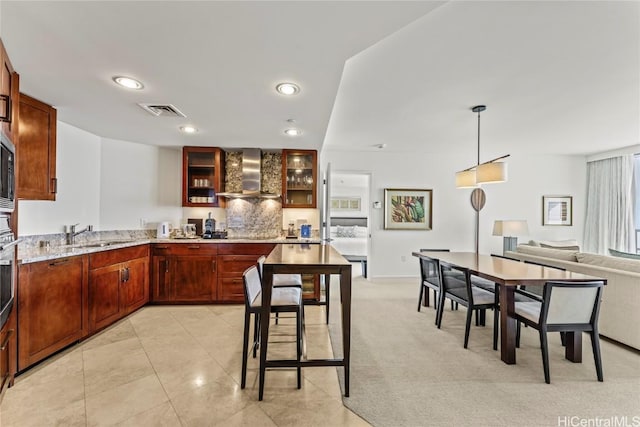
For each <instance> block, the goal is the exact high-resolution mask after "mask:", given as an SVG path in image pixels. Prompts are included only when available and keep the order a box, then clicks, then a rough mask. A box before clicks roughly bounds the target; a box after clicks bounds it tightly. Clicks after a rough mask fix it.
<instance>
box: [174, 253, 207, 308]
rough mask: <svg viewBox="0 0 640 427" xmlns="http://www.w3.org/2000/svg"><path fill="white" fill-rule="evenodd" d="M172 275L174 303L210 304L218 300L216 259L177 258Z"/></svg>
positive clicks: (200, 257)
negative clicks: (194, 302) (193, 302)
mask: <svg viewBox="0 0 640 427" xmlns="http://www.w3.org/2000/svg"><path fill="white" fill-rule="evenodd" d="M172 273H173V277H172V284H173V300H174V301H197V302H210V301H213V300H214V299H215V298H216V282H217V277H218V276H217V266H216V257H211V256H197V255H193V256H175V257H174V259H173V263H172Z"/></svg>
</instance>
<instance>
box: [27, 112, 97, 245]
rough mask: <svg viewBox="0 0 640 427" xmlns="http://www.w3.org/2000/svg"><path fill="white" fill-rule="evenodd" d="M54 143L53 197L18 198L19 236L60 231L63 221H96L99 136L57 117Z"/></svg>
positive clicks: (95, 222)
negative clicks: (51, 198)
mask: <svg viewBox="0 0 640 427" xmlns="http://www.w3.org/2000/svg"><path fill="white" fill-rule="evenodd" d="M57 145H58V148H57V156H56V174H57V177H58V194H57V195H56V201H55V202H52V201H27V200H21V201H19V202H18V235H19V236H25V235H32V234H49V233H61V232H62V231H63V225H65V224H76V223H80V227H79V228H84V227H85V226H86V225H87V224H92V225H93V226H95V227H96V229H97V227H98V226H99V224H100V193H99V189H100V138H99V137H97V136H96V135H93V134H91V133H89V132H85V131H83V130H81V129H78V128H76V127H73V126H70V125H68V124H66V123H63V122H60V121H59V122H58V134H57Z"/></svg>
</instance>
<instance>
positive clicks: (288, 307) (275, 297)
mask: <svg viewBox="0 0 640 427" xmlns="http://www.w3.org/2000/svg"><path fill="white" fill-rule="evenodd" d="M242 282H243V284H244V303H245V312H244V341H243V343H242V381H241V383H240V388H245V385H246V382H247V358H248V353H249V324H250V323H251V314H253V315H254V326H253V344H252V347H251V348H252V351H253V357H256V348H257V347H258V345H259V344H260V342H261V340H262V339H265V340H267V339H269V338H268V337H261V336H260V332H259V331H260V321H261V319H260V310H261V308H262V281H261V277H260V272H259V271H258V267H257V266H255V265H253V266H251V267H249V268H248V269H246V270H245V271H244V273H243V274H242ZM302 311H303V305H302V289H300V288H296V287H280V288H274V289H273V290H272V294H271V312H272V313H282V312H287V313H295V314H296V360H297V361H298V362H300V359H301V358H302V326H303V325H302V324H303V321H304V320H303V317H302ZM266 321H267V322H268V321H269V319H266ZM301 371H302V370H301V367H300V364H298V367H297V374H298V388H301V387H302V375H301V374H302V372H301Z"/></svg>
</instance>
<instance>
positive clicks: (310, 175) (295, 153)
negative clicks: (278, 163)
mask: <svg viewBox="0 0 640 427" xmlns="http://www.w3.org/2000/svg"><path fill="white" fill-rule="evenodd" d="M317 174H318V167H317V152H316V151H315V150H282V207H283V208H315V207H316V200H317V194H316V189H317V188H318V183H317Z"/></svg>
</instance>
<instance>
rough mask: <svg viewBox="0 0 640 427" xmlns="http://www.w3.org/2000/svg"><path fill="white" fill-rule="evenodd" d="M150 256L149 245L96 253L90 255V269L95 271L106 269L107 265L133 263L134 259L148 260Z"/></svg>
mask: <svg viewBox="0 0 640 427" xmlns="http://www.w3.org/2000/svg"><path fill="white" fill-rule="evenodd" d="M148 256H149V245H148V244H144V245H138V246H131V247H128V248H121V249H111V250H107V251H102V252H96V253H94V254H90V255H89V268H90V269H92V270H93V269H95V268H100V267H105V266H107V265H113V264H119V263H121V262H126V261H131V260H132V259H136V258H147V257H148Z"/></svg>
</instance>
